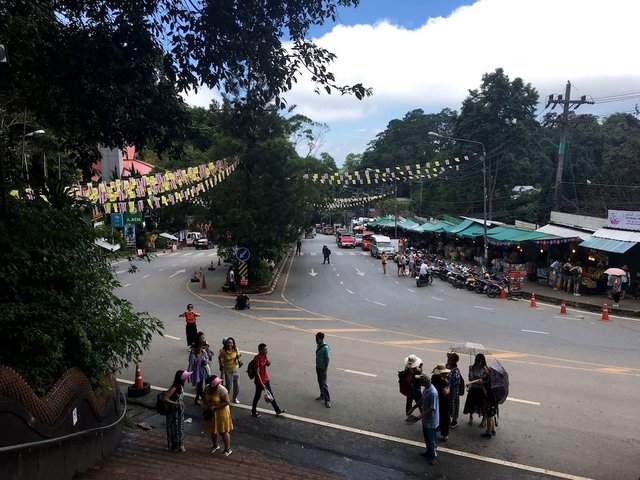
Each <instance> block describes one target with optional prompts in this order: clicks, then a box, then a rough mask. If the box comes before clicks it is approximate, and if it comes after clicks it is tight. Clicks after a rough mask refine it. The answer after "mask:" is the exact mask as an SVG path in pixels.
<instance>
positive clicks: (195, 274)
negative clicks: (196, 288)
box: [191, 270, 200, 283]
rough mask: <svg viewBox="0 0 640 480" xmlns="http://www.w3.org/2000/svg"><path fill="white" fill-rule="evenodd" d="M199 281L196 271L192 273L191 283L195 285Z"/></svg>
mask: <svg viewBox="0 0 640 480" xmlns="http://www.w3.org/2000/svg"><path fill="white" fill-rule="evenodd" d="M199 281H200V277H199V276H198V272H197V270H194V271H193V277H191V282H192V283H196V282H199Z"/></svg>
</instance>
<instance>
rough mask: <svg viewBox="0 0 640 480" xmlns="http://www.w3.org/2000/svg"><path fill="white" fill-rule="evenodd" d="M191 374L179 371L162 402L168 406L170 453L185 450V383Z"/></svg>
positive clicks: (168, 444)
mask: <svg viewBox="0 0 640 480" xmlns="http://www.w3.org/2000/svg"><path fill="white" fill-rule="evenodd" d="M191 373H192V372H189V371H185V370H178V371H177V372H176V374H175V375H174V377H173V383H172V384H171V387H170V388H169V390H167V391H166V392H164V395H163V396H162V401H163V402H164V403H165V404H167V406H168V407H169V408H168V412H169V413H167V421H166V424H167V447H168V449H169V451H170V452H183V453H184V451H185V448H184V382H186V381H187V379H188V378H189V377H191Z"/></svg>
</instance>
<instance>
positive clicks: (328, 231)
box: [322, 227, 333, 235]
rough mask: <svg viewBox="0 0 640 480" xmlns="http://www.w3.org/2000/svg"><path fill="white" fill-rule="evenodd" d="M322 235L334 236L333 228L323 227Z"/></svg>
mask: <svg viewBox="0 0 640 480" xmlns="http://www.w3.org/2000/svg"><path fill="white" fill-rule="evenodd" d="M322 233H323V234H325V235H333V227H322Z"/></svg>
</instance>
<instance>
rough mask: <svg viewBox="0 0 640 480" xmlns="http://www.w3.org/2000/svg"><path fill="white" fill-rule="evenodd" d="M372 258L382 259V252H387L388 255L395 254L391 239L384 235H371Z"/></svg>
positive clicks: (370, 250)
mask: <svg viewBox="0 0 640 480" xmlns="http://www.w3.org/2000/svg"><path fill="white" fill-rule="evenodd" d="M369 252H370V253H371V256H372V257H376V258H380V257H381V256H382V252H386V253H387V255H391V254H392V253H393V246H392V245H391V239H390V238H389V237H386V236H384V235H371V248H370V249H369Z"/></svg>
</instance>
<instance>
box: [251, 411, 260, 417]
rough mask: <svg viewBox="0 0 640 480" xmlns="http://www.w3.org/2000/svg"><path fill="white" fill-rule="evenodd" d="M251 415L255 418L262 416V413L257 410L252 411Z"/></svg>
mask: <svg viewBox="0 0 640 480" xmlns="http://www.w3.org/2000/svg"><path fill="white" fill-rule="evenodd" d="M251 416H252V417H254V418H260V417H261V416H262V414H261V413H257V412H256V413H252V414H251Z"/></svg>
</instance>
